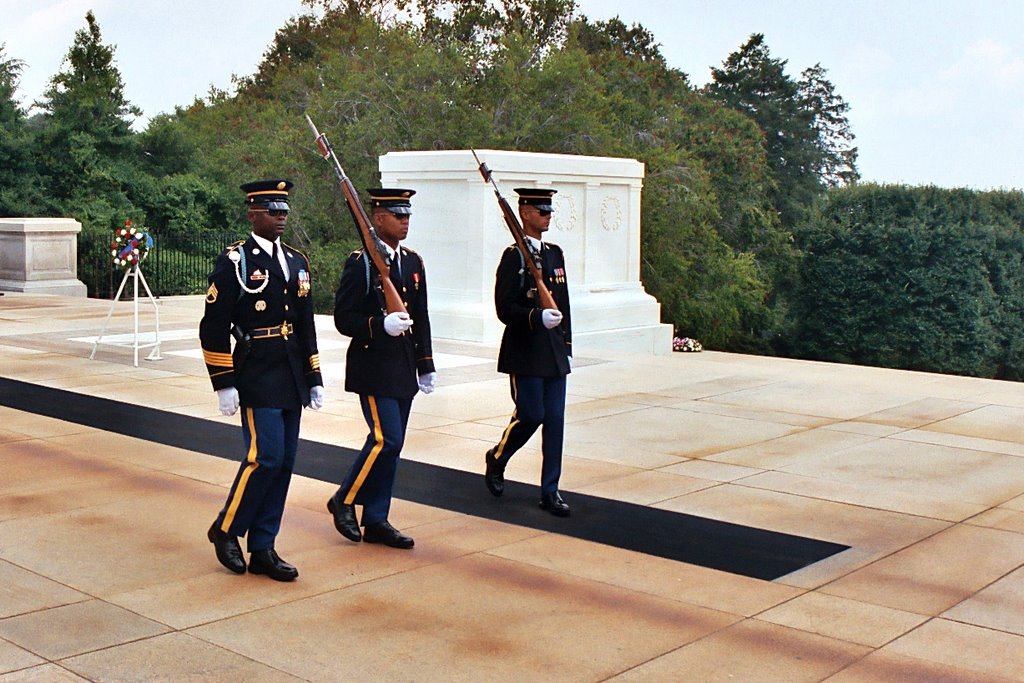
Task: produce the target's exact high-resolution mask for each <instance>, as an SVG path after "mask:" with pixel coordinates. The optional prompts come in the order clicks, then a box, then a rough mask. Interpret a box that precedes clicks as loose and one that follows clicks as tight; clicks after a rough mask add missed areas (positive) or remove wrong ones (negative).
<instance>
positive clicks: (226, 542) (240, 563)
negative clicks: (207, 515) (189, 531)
mask: <svg viewBox="0 0 1024 683" xmlns="http://www.w3.org/2000/svg"><path fill="white" fill-rule="evenodd" d="M206 537H207V538H208V539H210V543H212V544H213V549H214V550H215V551H217V559H218V560H219V561H220V563H221V564H222V565H224V566H225V567H227V568H228V569H230V570H231V571H233V572H234V573H236V574H244V573H245V559H244V558H243V557H242V546H240V545H238V539H237V538H236V537H234V536H231V535H230V534H226V533H224V532H223V531H221V530H220V529H218V528H217V520H214V521H213V525H212V526H211V527H210V530H209V531H207V532H206Z"/></svg>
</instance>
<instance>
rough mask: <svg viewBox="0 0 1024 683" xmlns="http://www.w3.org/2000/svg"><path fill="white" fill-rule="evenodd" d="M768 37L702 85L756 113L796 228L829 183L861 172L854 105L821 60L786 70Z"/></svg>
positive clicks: (779, 204) (784, 216) (778, 199)
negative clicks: (794, 74) (852, 123)
mask: <svg viewBox="0 0 1024 683" xmlns="http://www.w3.org/2000/svg"><path fill="white" fill-rule="evenodd" d="M786 64H787V62H786V60H780V59H775V58H773V57H772V56H771V51H770V50H769V48H768V45H767V43H765V40H764V36H763V35H762V34H759V33H755V34H753V35H752V36H750V38H749V39H748V40H747V42H746V43H744V44H743V45H742V46H741V47H740V49H739V50H738V51H736V52H734V53H732V54H731V55H729V56H728V58H726V60H725V61H724V62H723V64H722V68H719V69H712V71H711V75H712V81H711V83H709V84H708V85H707V86H706V87H705V88H704V92H705V93H706V94H707V95H709V96H710V97H712V98H714V99H716V100H718V101H719V102H722V103H723V104H725V105H726V106H729V107H731V108H733V109H736V110H738V111H740V112H742V113H744V114H746V115H747V116H749V117H751V118H752V119H753V120H754V121H755V122H756V123H757V125H758V127H759V128H760V129H761V132H762V133H763V135H764V147H765V151H766V153H767V155H768V163H769V165H770V166H771V169H772V176H773V177H774V179H775V185H776V187H775V190H774V201H773V203H774V204H775V207H776V209H777V210H778V211H779V214H780V217H781V220H782V224H783V226H786V227H787V228H788V229H790V230H792V229H793V228H794V227H795V226H796V225H797V224H798V223H799V222H800V220H801V218H802V217H803V216H805V215H806V211H807V209H808V208H809V207H810V206H811V205H812V203H813V202H814V200H815V198H816V197H817V196H818V195H819V194H820V192H821V191H822V190H823V189H824V188H825V187H827V186H830V185H836V184H839V183H843V182H851V181H853V180H855V179H856V177H857V173H856V166H855V162H856V149H855V148H852V147H850V143H851V142H852V140H853V135H852V133H851V131H850V128H849V124H848V122H847V120H846V111H847V110H848V105H846V103H845V102H844V101H843V100H842V98H841V97H840V96H839V95H838V94H837V93H836V92H835V88H834V87H833V86H832V84H831V83H830V82H829V81H828V80H827V79H826V78H825V70H824V69H822V68H821V66H820V65H815V66H814V67H811V68H810V69H807V70H806V71H805V72H804V73H803V80H802V81H800V82H797V81H794V80H793V79H792V78H790V77H789V76H788V75H786V71H785V67H786Z"/></svg>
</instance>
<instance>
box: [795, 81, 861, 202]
mask: <svg viewBox="0 0 1024 683" xmlns="http://www.w3.org/2000/svg"><path fill="white" fill-rule="evenodd" d="M826 73H827V71H826V70H825V69H824V68H822V66H821V64H815V65H814V66H812V67H810V68H807V69H804V71H803V73H802V74H800V83H799V86H798V97H799V101H800V106H801V108H802V109H803V111H804V112H809V113H810V114H811V121H812V123H811V126H812V128H813V129H814V133H815V139H816V140H817V147H818V152H819V158H818V167H817V168H815V169H814V174H815V175H816V176H817V177H818V182H819V183H821V184H822V185H825V186H826V187H839V186H841V185H849V184H851V183H854V182H856V181H857V179H858V178H860V173H859V172H858V171H857V148H856V147H854V146H853V139H854V136H853V131H852V130H851V129H850V122H849V120H848V119H847V118H846V112H848V111H849V110H850V105H849V104H847V103H846V101H845V100H843V98H842V97H840V96H839V94H838V93H837V92H836V90H835V86H834V85H832V82H831V81H829V80H828V79H827V78H826V77H825V75H826Z"/></svg>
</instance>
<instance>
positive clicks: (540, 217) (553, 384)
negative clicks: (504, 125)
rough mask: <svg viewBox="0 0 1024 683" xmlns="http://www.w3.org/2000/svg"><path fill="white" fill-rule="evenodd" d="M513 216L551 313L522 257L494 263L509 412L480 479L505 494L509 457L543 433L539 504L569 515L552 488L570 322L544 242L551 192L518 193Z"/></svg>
mask: <svg viewBox="0 0 1024 683" xmlns="http://www.w3.org/2000/svg"><path fill="white" fill-rule="evenodd" d="M515 192H516V194H518V195H519V218H520V220H521V221H522V226H523V231H524V232H525V233H526V239H527V240H528V242H529V251H530V253H531V254H532V255H533V256H534V262H535V263H537V265H538V267H539V271H540V273H541V274H542V276H543V278H544V284H545V285H546V286H547V288H548V289H549V290H550V291H551V294H552V296H553V297H554V300H555V303H556V305H557V306H558V308H557V309H552V308H543V307H542V306H541V305H540V304H539V301H538V297H537V290H536V286H535V284H534V281H533V277H532V276H531V275H530V271H529V270H528V269H527V268H526V267H525V261H524V257H523V255H522V252H521V251H520V250H519V249H518V248H517V247H516V246H515V245H512V246H510V247H508V248H507V249H505V252H504V253H503V254H502V255H501V262H500V263H499V264H498V271H497V274H496V276H495V284H494V305H495V309H496V311H497V314H498V319H499V320H501V322H503V323H504V324H505V331H504V333H503V335H502V338H501V349H500V350H499V352H498V371H499V372H504V373H506V374H508V376H509V384H510V389H511V392H512V401H513V402H514V403H515V411H514V412H513V413H512V418H511V419H510V420H509V423H508V426H507V427H506V428H505V431H504V432H503V433H502V435H501V439H500V440H499V441H498V444H497V445H495V446H494V447H493V448H491V449H490V450H488V451H487V453H486V454H485V456H484V461H485V467H486V469H485V474H484V482H485V483H486V485H487V490H488V491H490V492H491V494H492V495H494V496H501V495H502V493H504V490H505V467H506V465H507V464H508V461H509V459H510V458H511V457H512V456H513V455H514V454H515V453H516V451H518V450H519V449H520V448H522V447H523V445H524V444H526V442H527V441H528V440H529V439H530V437H531V436H533V434H534V432H536V431H537V429H538V428H541V438H542V442H541V450H542V452H543V457H544V459H543V464H542V466H541V484H540V507H541V509H543V510H547V511H548V512H550V513H551V514H553V515H555V516H557V517H568V516H569V505H568V503H566V502H565V501H564V500H562V496H561V494H560V493H559V491H558V481H559V478H560V477H561V474H562V439H563V432H564V425H565V378H566V376H567V375H568V374H569V372H570V365H571V361H572V322H571V316H570V313H569V285H568V283H567V281H566V276H565V256H564V255H563V254H562V250H561V248H559V246H558V245H557V244H551V243H550V242H545V241H544V239H543V237H544V233H545V232H547V231H548V229H549V228H550V226H551V213H552V211H554V208H553V206H552V203H551V201H552V197H553V196H554V194H555V192H556V191H555V190H545V189H537V188H517V189H516V190H515Z"/></svg>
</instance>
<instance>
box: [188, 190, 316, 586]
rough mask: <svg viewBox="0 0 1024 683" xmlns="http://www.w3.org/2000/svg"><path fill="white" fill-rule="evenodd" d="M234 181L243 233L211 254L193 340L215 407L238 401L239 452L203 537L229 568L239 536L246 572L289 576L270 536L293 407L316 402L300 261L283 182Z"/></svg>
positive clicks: (238, 564)
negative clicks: (288, 235)
mask: <svg viewBox="0 0 1024 683" xmlns="http://www.w3.org/2000/svg"><path fill="white" fill-rule="evenodd" d="M241 187H242V191H243V192H244V193H245V203H246V206H247V207H248V211H247V212H246V216H247V218H248V219H249V222H250V223H251V224H252V234H251V235H250V236H249V238H248V239H246V240H243V241H240V242H236V243H234V244H232V245H230V246H229V247H227V249H225V250H224V252H223V253H222V254H221V255H220V256H218V257H217V263H216V265H215V266H214V269H213V273H211V274H210V278H209V281H210V287H209V289H208V290H207V291H206V312H205V314H204V315H203V319H202V321H201V322H200V323H199V340H200V342H201V344H202V347H203V358H204V359H205V361H206V369H207V370H208V371H209V373H210V380H211V381H212V382H213V388H214V389H215V390H216V392H217V398H218V401H219V403H220V411H221V413H223V414H224V415H234V414H235V412H236V411H237V410H238V408H239V406H241V408H242V437H243V441H244V444H245V457H244V458H243V460H242V463H241V466H240V467H239V470H238V474H237V475H236V476H235V481H234V483H233V484H232V485H231V490H230V492H229V493H228V498H227V502H226V503H225V504H224V508H223V509H222V510H221V511H220V512H219V513H218V514H217V519H215V520H214V522H213V525H212V526H211V527H210V530H209V532H207V537H208V538H209V539H210V541H211V542H212V543H213V545H214V549H215V550H216V553H217V559H218V560H220V562H221V564H223V565H224V566H225V567H227V568H228V569H230V570H231V571H233V572H235V573H236V574H243V573H245V570H246V563H245V559H244V558H243V556H242V548H241V546H240V545H239V543H238V537H239V536H246V537H247V544H248V549H249V553H250V559H249V564H248V568H249V572H250V573H253V574H265V575H267V576H269V577H270V578H272V579H275V580H277V581H291V580H293V579H295V578H296V577H297V576H298V571H297V570H296V569H295V567H293V566H292V565H290V564H288V563H287V562H285V561H284V560H282V559H281V558H280V556H279V555H278V554H277V551H276V550H275V549H274V540H275V539H276V538H277V533H278V531H279V530H280V528H281V516H282V514H283V512H284V503H285V497H286V496H287V494H288V484H289V482H290V481H291V476H292V469H293V467H294V464H295V452H296V449H297V447H298V441H299V421H300V419H301V417H302V408H303V406H309V407H311V408H313V409H314V410H317V409H319V408H321V407H322V406H323V400H324V390H323V379H322V378H321V376H320V355H319V353H318V351H317V344H316V329H315V328H314V326H313V303H312V300H313V298H312V296H310V286H311V283H310V275H309V272H310V271H309V259H307V258H306V256H305V254H302V253H301V252H299V251H297V250H295V249H293V248H292V247H290V246H288V245H287V244H284V243H283V242H281V235H283V234H284V230H285V224H286V223H287V221H288V191H289V190H290V189H291V188H292V183H291V182H289V181H287V180H263V181H258V182H253V183H246V184H244V185H242V186H241ZM232 336H234V337H235V339H236V340H237V342H236V344H235V348H234V352H232V350H231V337H232Z"/></svg>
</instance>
